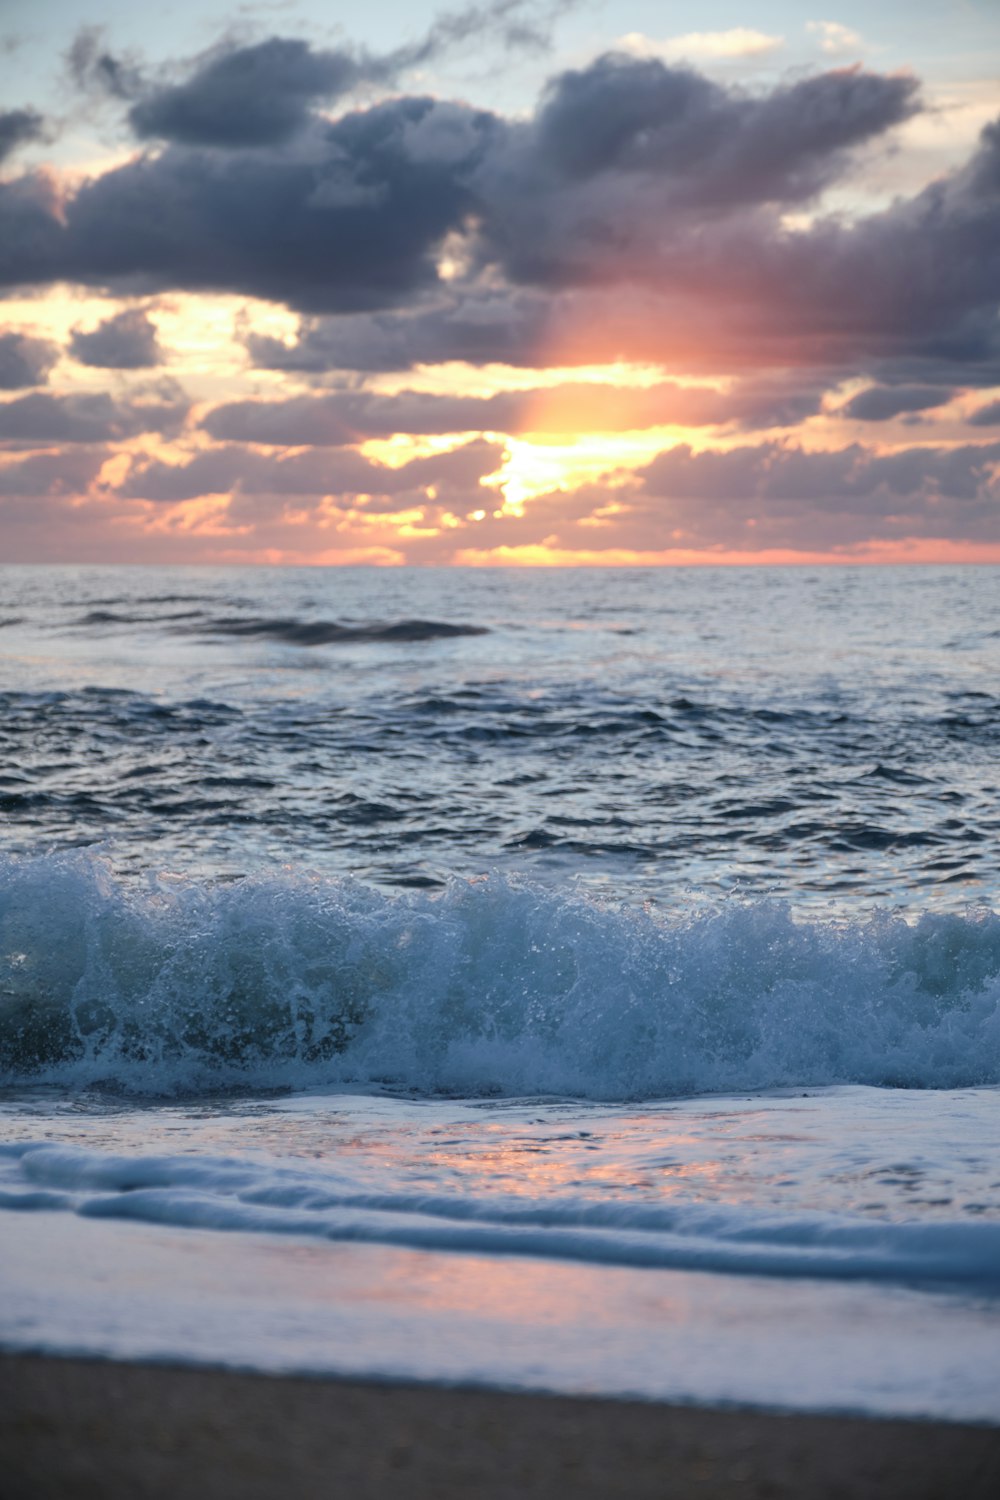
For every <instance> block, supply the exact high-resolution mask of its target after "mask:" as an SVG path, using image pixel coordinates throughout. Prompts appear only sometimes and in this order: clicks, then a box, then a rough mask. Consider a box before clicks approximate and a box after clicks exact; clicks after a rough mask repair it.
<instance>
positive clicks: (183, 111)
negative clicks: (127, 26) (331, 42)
mask: <svg viewBox="0 0 1000 1500" xmlns="http://www.w3.org/2000/svg"><path fill="white" fill-rule="evenodd" d="M562 8H565V7H562V6H556V7H555V8H554V9H556V10H558V9H562ZM533 9H534V8H533V7H532V6H531V5H530V4H529V0H494V3H493V4H483V5H471V6H467V7H465V8H463V9H461V10H456V11H450V12H447V13H446V14H444V15H442V16H439V17H438V19H437V20H436V21H435V22H434V23H433V25H432V26H431V27H430V29H429V31H428V32H427V33H426V34H425V35H424V36H423V37H421V38H420V39H418V40H417V41H415V42H412V43H408V44H406V45H404V46H401V47H398V48H395V49H394V50H392V51H391V52H387V53H372V52H369V51H366V50H364V49H360V48H346V47H343V48H337V49H328V50H323V49H317V48H314V47H312V46H311V45H310V44H309V43H308V42H305V41H302V40H301V39H299V38H295V37H280V36H272V37H268V38H267V39H266V40H264V41H261V42H254V43H244V44H240V43H234V42H232V41H226V42H223V43H222V44H220V45H219V46H217V47H214V48H212V50H211V51H210V52H208V53H206V54H204V55H203V56H202V57H201V58H199V59H198V60H197V63H196V65H195V67H194V70H193V71H192V72H191V74H190V76H189V77H187V78H186V79H184V80H183V81H182V82H179V83H168V84H163V85H160V86H158V87H152V88H149V89H148V90H147V91H146V92H145V93H144V96H143V97H142V98H140V99H139V100H138V101H137V102H136V103H135V104H134V105H133V106H132V108H131V110H130V111H129V123H130V124H131V126H132V129H133V130H134V131H135V133H136V135H137V136H139V138H140V139H142V140H150V139H157V140H166V141H174V142H177V143H178V144H181V145H187V146H218V147H224V148H227V149H234V148H247V147H255V146H258V147H259V146H279V145H283V144H284V143H286V142H288V141H291V140H292V139H293V138H294V137H295V136H297V135H300V134H301V133H303V132H304V131H306V130H307V129H308V128H309V126H310V125H311V124H313V123H314V122H315V120H316V113H315V106H316V105H318V104H331V103H334V102H335V101H337V100H341V99H343V98H345V97H346V96H347V95H349V94H351V93H352V92H354V91H355V90H357V89H358V88H359V87H361V86H363V85H383V86H385V85H392V84H394V83H395V82H396V81H397V80H398V79H399V78H400V76H401V75H402V74H404V73H406V72H408V71H409V70H411V69H413V68H417V67H422V66H424V65H425V64H427V63H429V62H432V61H433V60H434V59H435V58H437V57H438V56H440V55H441V54H442V53H444V52H447V51H449V50H451V49H452V48H454V47H457V46H462V45H464V44H466V43H468V42H469V41H471V40H473V39H474V40H476V41H477V43H478V44H479V45H482V43H483V41H484V39H489V40H493V39H498V40H499V41H500V43H501V45H503V46H504V47H506V48H508V49H509V48H524V47H528V48H534V49H539V48H544V47H545V45H546V44H547V39H548V31H547V28H546V24H545V21H544V20H541V21H540V20H539V19H537V18H535V17H533ZM550 19H551V16H550ZM91 50H93V48H91ZM101 62H102V63H103V64H104V65H105V66H108V65H109V64H111V63H113V59H110V58H108V56H107V55H106V54H104V55H102V57H101ZM91 66H92V64H91ZM125 97H128V96H125Z"/></svg>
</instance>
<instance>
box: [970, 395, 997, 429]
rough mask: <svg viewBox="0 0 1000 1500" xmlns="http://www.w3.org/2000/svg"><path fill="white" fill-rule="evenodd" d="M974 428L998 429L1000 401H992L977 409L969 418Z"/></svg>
mask: <svg viewBox="0 0 1000 1500" xmlns="http://www.w3.org/2000/svg"><path fill="white" fill-rule="evenodd" d="M969 421H970V422H971V423H972V425H973V427H996V426H997V425H998V424H1000V401H990V402H988V403H987V404H986V406H980V407H977V409H976V410H975V411H974V412H972V413H971V415H970V416H969Z"/></svg>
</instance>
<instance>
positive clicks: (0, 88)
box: [0, 0, 1000, 565]
mask: <svg viewBox="0 0 1000 1500" xmlns="http://www.w3.org/2000/svg"><path fill="white" fill-rule="evenodd" d="M0 297H2V299H3V310H2V313H0V561H10V562H22V561H23V562H64V563H91V562H138V563H216V564H218V563H274V564H281V563H293V564H336V563H365V564H369V563H375V564H385V565H392V564H403V563H406V564H439V565H440V564H465V565H496V564H525V565H545V564H595V565H597V564H631V563H636V564H658V563H682V564H688V563H690V564H700V563H741V564H746V563H754V562H765V563H773V562H806V563H810V564H814V563H821V562H864V563H868V562H907V561H912V562H932V563H933V562H1000V0H906V3H904V0H879V3H878V4H877V5H872V4H871V3H870V0H867V3H864V4H862V3H856V0H817V4H816V5H815V6H813V4H812V3H811V0H806V3H799V0H794V3H793V0H746V3H712V0H697V3H695V0H678V3H670V0H658V3H653V0H616V3H612V0H482V3H474V4H471V5H462V4H461V3H460V0H455V3H453V4H451V5H450V6H449V7H448V8H441V7H439V6H435V5H433V4H430V3H423V0H421V3H412V0H408V3H405V4H404V3H402V0H371V3H370V4H369V5H367V6H366V7H364V8H362V9H361V13H360V14H359V8H357V7H351V8H350V9H348V8H347V7H343V8H341V7H336V6H331V5H330V4H329V3H319V0H273V3H260V4H256V3H249V4H242V5H229V6H225V5H217V4H214V3H212V0H209V3H208V4H207V5H206V4H205V3H204V0H198V3H195V0H165V3H162V4H158V5H156V6H151V7H145V6H143V7H137V6H135V5H134V4H133V3H132V0H92V3H88V0H32V3H30V4H29V3H27V0H0Z"/></svg>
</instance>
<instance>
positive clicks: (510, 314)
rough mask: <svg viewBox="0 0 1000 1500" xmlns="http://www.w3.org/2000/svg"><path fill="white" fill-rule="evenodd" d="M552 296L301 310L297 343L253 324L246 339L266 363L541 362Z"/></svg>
mask: <svg viewBox="0 0 1000 1500" xmlns="http://www.w3.org/2000/svg"><path fill="white" fill-rule="evenodd" d="M555 302H556V299H553V298H551V297H548V296H546V295H545V294H543V293H537V292H532V291H512V290H511V289H510V288H491V289H477V290H474V291H468V292H465V291H459V292H457V293H455V294H453V295H450V296H448V297H447V298H446V299H444V300H441V299H437V300H436V301H435V302H434V304H433V305H431V306H429V307H425V308H418V309H415V310H404V311H401V312H399V313H384V312H374V313H366V314H362V313H359V314H354V315H352V316H350V317H328V318H304V319H303V320H302V322H301V324H300V326H299V331H298V337H297V339H296V341H295V343H293V344H286V343H284V342H282V340H280V339H276V338H272V337H270V336H268V335H265V334H256V333H252V332H251V333H248V334H247V335H245V339H244V342H245V344H246V348H247V352H248V353H249V355H250V357H251V359H252V361H253V363H254V364H255V365H256V366H257V367H258V368H260V369H266V370H291V371H302V372H304V373H312V374H319V373H322V372H325V371H328V370H362V371H389V370H410V369H413V367H414V366H415V365H437V364H443V363H446V362H448V361H450V360H457V361H462V362H464V363H467V364H473V365H486V364H506V365H520V366H530V367H533V368H542V367H543V366H545V365H546V364H547V363H548V362H549V358H548V356H549V353H550V352H551V351H552V349H553V348H554V347H555V345H556V339H555V338H554V337H550V335H549V330H550V328H551V327H552V325H553V323H554V321H555V319H554V317H553V313H554V311H555ZM580 362H586V361H580Z"/></svg>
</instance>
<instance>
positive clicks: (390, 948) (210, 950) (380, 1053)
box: [0, 855, 1000, 1100]
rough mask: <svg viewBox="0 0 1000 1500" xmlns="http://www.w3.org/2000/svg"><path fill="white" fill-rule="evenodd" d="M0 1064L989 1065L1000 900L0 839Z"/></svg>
mask: <svg viewBox="0 0 1000 1500" xmlns="http://www.w3.org/2000/svg"><path fill="white" fill-rule="evenodd" d="M0 1080H2V1081H3V1082H5V1083H7V1084H18V1083H25V1082H46V1083H59V1084H73V1085H79V1084H86V1083H98V1082H101V1083H106V1084H111V1085H114V1086H117V1087H119V1088H122V1089H125V1090H127V1091H130V1092H135V1093H139V1094H149V1095H164V1094H170V1093H193V1092H199V1091H206V1090H213V1089H218V1088H225V1087H232V1086H237V1087H238V1086H247V1087H254V1088H261V1087H265V1088H267V1087H291V1088H312V1087H320V1086H323V1085H324V1084H334V1083H348V1082H354V1083H369V1084H370V1083H391V1084H394V1085H396V1086H400V1087H404V1088H406V1089H410V1090H415V1091H435V1090H446V1091H454V1092H461V1093H472V1094H476V1093H491V1094H502V1095H507V1096H518V1095H524V1094H535V1093H547V1094H559V1095H567V1096H575V1097H580V1098H593V1099H602V1100H614V1099H626V1098H633V1099H634V1098H652V1097H665V1096H671V1095H679V1094H688V1093H701V1092H710V1091H717V1090H743V1089H757V1088H768V1087H776V1086H790V1085H811V1086H819V1085H825V1084H835V1083H866V1084H875V1085H892V1086H904V1087H920V1088H939V1087H940V1088H947V1087H958V1086H964V1085H973V1084H987V1083H996V1082H1000V918H998V917H997V916H996V915H995V914H993V913H991V912H985V911H981V912H973V913H970V914H969V915H967V916H965V917H959V916H952V915H929V914H925V915H923V916H920V917H919V918H917V919H916V920H914V921H909V922H908V921H904V920H903V919H901V918H899V917H891V916H889V915H887V914H884V913H881V914H880V913H875V914H874V915H872V916H871V917H870V918H869V919H867V920H865V921H862V922H855V923H846V922H820V921H797V920H795V919H793V917H792V915H791V913H790V912H789V910H788V909H787V908H786V907H784V906H782V905H780V904H776V903H769V902H757V903H741V902H732V903H725V904H723V905H722V906H721V907H716V908H713V909H696V910H692V911H690V912H688V913H686V914H683V915H680V916H676V917H674V918H672V919H669V920H666V919H660V918H657V917H654V916H651V915H648V914H647V913H645V912H636V911H633V910H623V909H618V908H614V907H611V906H608V905H601V904H598V903H596V902H593V901H590V900H587V899H584V898H582V897H581V896H580V895H579V894H577V893H574V892H561V893H560V892H553V891H551V890H544V889H539V888H536V887H533V886H530V885H526V884H522V883H520V882H517V881H512V880H508V879H504V878H502V877H499V876H491V877H489V878H485V879H482V880H475V881H471V882H469V881H454V882H452V884H451V885H450V886H449V887H448V888H447V889H446V890H445V891H444V892H442V893H441V894H439V895H427V894H425V893H413V894H395V895H393V894H386V893H384V892H380V891H376V890H373V889H370V888H368V887H366V886H363V885H360V884H358V883H356V882H353V881H323V880H319V879H311V878H307V877H292V876H288V877H284V878H273V879H264V878H254V879H247V880H243V881H240V882H236V883H232V884H211V883H198V882H195V881H189V880H181V879H175V878H170V877H161V878H160V879H158V880H152V881H150V882H149V883H148V884H147V885H144V886H139V885H131V884H127V883H124V882H119V881H116V880H115V879H114V878H112V876H111V875H110V873H109V871H108V870H107V868H106V867H105V866H104V865H103V864H102V863H101V862H100V860H97V859H94V858H91V857H89V856H86V855H52V856H46V857H39V858H34V859H24V860H18V859H11V858H4V859H0Z"/></svg>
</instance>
